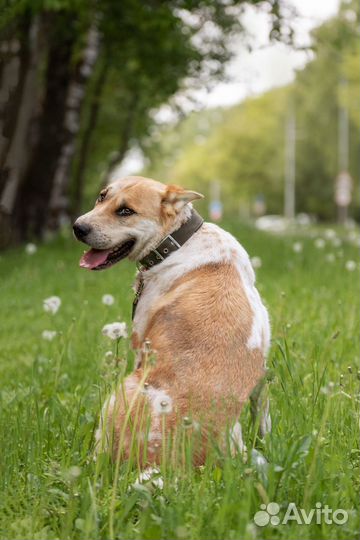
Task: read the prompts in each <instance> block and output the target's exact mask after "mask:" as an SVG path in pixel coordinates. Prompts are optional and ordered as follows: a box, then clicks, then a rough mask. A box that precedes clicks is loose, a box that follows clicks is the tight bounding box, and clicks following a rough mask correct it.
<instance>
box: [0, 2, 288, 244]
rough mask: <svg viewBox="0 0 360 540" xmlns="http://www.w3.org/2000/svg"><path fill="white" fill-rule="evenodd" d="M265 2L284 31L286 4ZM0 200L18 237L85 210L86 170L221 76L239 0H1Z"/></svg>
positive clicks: (120, 152) (114, 158) (277, 30)
mask: <svg viewBox="0 0 360 540" xmlns="http://www.w3.org/2000/svg"><path fill="white" fill-rule="evenodd" d="M247 3H253V4H263V5H264V4H266V5H267V9H268V10H269V11H270V12H271V14H272V17H273V21H274V24H273V30H272V31H273V33H274V38H279V37H281V24H280V20H281V10H280V7H279V4H280V0H268V1H266V0H265V1H262V2H259V0H248V1H247ZM1 4H2V5H1V7H0V13H1V22H0V24H1V27H0V29H1V38H0V50H1V63H0V81H1V84H0V104H1V117H0V118H1V124H0V126H1V135H0V136H1V138H0V164H1V169H0V170H1V182H0V201H1V213H2V216H1V221H2V228H3V230H4V227H5V225H6V223H7V224H8V227H9V230H11V232H12V237H13V238H14V239H16V238H19V239H24V238H29V237H41V236H42V235H43V234H44V232H45V231H46V230H47V229H53V230H54V229H57V228H58V227H59V226H60V225H61V223H63V222H65V221H66V220H68V218H69V217H70V216H71V215H72V214H74V213H77V212H79V211H80V209H81V203H82V198H83V192H84V185H85V183H86V182H85V177H86V174H87V171H88V170H89V169H90V168H92V167H96V162H94V159H92V157H93V153H94V148H95V155H96V161H97V163H98V162H99V161H103V159H104V157H107V156H108V154H109V152H110V151H112V154H111V155H110V157H109V159H108V160H107V163H106V166H105V171H103V181H105V180H106V177H107V175H108V173H109V172H110V171H111V169H112V167H113V166H114V165H115V163H118V162H119V161H121V159H122V158H123V156H124V155H125V153H126V151H127V149H128V147H129V142H130V141H131V140H139V141H140V140H141V139H142V138H143V137H144V136H145V135H146V134H147V132H148V130H149V127H150V125H151V122H152V119H151V114H150V111H151V110H153V109H154V108H156V107H157V106H159V105H160V104H162V103H164V102H165V101H166V100H167V99H168V98H169V97H170V96H172V95H173V94H175V92H177V91H178V90H179V89H180V88H181V87H182V88H185V87H186V86H189V85H192V86H194V85H196V84H197V85H199V84H200V85H204V84H206V83H207V82H209V81H210V80H211V79H213V78H216V77H219V76H221V74H222V72H223V66H224V63H225V62H226V60H227V59H228V58H229V52H228V49H227V39H228V37H229V35H231V33H232V32H234V31H239V30H241V27H240V23H239V8H241V5H242V4H245V2H244V1H243V0H230V1H225V0H218V1H216V2H212V1H211V0H170V1H162V0H154V1H149V2H143V1H141V0H121V2H119V1H118V0H101V2H98V1H95V0H90V1H85V0H74V1H69V0H43V1H38V2H33V1H32V0H23V1H21V2H18V1H16V0H2V3H1Z"/></svg>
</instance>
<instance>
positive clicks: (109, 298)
mask: <svg viewBox="0 0 360 540" xmlns="http://www.w3.org/2000/svg"><path fill="white" fill-rule="evenodd" d="M101 301H102V303H103V304H105V306H112V305H113V303H114V302H115V298H114V297H113V295H112V294H104V295H103V297H102V299H101Z"/></svg>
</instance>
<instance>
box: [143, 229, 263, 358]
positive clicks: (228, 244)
mask: <svg viewBox="0 0 360 540" xmlns="http://www.w3.org/2000/svg"><path fill="white" fill-rule="evenodd" d="M222 262H223V263H232V264H234V265H235V267H236V268H237V270H238V272H239V275H240V278H241V280H242V284H243V287H244V291H245V294H246V296H247V299H248V301H249V304H250V307H251V310H252V314H253V321H252V329H251V334H250V336H249V337H248V343H247V346H248V348H249V349H255V348H259V349H261V350H262V352H263V354H264V356H265V355H266V353H267V351H268V349H269V345H270V324H269V317H268V313H267V310H266V308H265V306H264V305H263V303H262V301H261V299H260V295H259V293H258V291H257V289H256V287H255V274H254V270H253V268H252V266H251V263H250V259H249V256H248V254H247V253H246V251H245V249H244V248H243V247H242V246H241V245H240V244H239V242H238V241H237V240H236V239H235V238H234V237H233V236H232V235H231V234H230V233H228V232H226V231H224V230H223V229H221V228H220V227H218V226H217V225H215V224H213V223H204V224H203V226H202V227H201V228H200V229H199V230H198V231H197V232H196V233H195V234H194V235H193V236H192V237H191V238H190V239H189V240H188V241H187V242H186V243H185V244H184V245H183V246H182V247H181V249H179V250H178V251H176V252H174V253H173V254H172V255H171V256H170V257H168V258H167V259H165V260H164V261H163V262H162V263H161V264H159V265H157V266H154V267H153V268H151V269H150V270H147V271H146V272H143V273H142V277H143V279H144V289H143V292H142V294H141V297H140V300H139V303H138V305H137V308H136V314H135V318H134V330H135V331H136V332H137V333H138V335H139V338H140V341H143V340H144V339H145V337H146V336H145V335H144V332H145V329H146V327H147V323H148V316H149V313H150V311H151V308H152V306H153V305H154V304H155V302H156V301H157V300H158V299H159V298H160V297H161V296H162V295H163V294H164V293H166V292H167V291H168V290H169V289H170V288H171V286H172V284H173V283H174V281H175V280H177V279H178V278H180V277H182V276H184V275H185V274H186V273H188V272H190V271H191V270H194V269H196V268H199V267H201V266H204V265H206V264H211V263H222Z"/></svg>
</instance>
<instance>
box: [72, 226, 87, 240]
mask: <svg viewBox="0 0 360 540" xmlns="http://www.w3.org/2000/svg"><path fill="white" fill-rule="evenodd" d="M73 231H74V234H75V236H76V238H77V239H78V240H84V238H85V236H87V235H88V234H89V232H90V231H91V227H90V225H86V224H85V223H78V222H77V221H75V223H74V225H73Z"/></svg>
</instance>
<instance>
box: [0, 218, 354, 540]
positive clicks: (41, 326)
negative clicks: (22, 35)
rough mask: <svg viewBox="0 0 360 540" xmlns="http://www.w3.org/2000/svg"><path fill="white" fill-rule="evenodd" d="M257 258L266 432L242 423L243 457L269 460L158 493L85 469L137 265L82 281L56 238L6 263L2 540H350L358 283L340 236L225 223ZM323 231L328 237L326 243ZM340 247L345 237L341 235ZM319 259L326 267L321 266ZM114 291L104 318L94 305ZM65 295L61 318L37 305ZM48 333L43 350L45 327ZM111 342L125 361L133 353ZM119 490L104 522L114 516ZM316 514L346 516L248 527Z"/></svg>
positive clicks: (0, 395)
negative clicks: (268, 375)
mask: <svg viewBox="0 0 360 540" xmlns="http://www.w3.org/2000/svg"><path fill="white" fill-rule="evenodd" d="M228 225H229V226H228V228H229V229H230V230H231V231H232V232H233V233H234V234H236V236H237V237H238V238H239V240H240V241H241V242H242V244H243V245H244V246H245V248H246V249H247V250H248V252H249V253H250V255H251V256H254V255H256V256H260V257H261V259H262V266H261V268H260V269H259V270H258V271H257V280H258V287H259V290H260V292H261V294H262V296H263V298H264V300H265V302H266V304H267V305H268V307H269V310H270V314H271V320H272V334H273V335H272V342H273V345H272V349H271V353H270V357H269V367H270V368H271V372H272V381H271V383H270V395H271V409H272V419H273V431H272V433H271V435H270V436H268V437H267V438H266V440H265V442H264V443H261V442H260V441H258V440H256V439H255V438H254V436H253V434H252V431H251V428H250V423H249V420H248V419H249V414H248V410H245V411H244V413H243V415H244V418H243V420H242V422H243V424H244V426H243V430H244V431H245V437H246V440H247V444H248V447H249V448H251V447H252V446H254V445H255V446H256V447H257V448H258V450H259V451H261V453H262V454H263V455H265V456H266V458H267V460H268V462H269V464H268V466H264V465H262V466H261V465H257V466H256V465H255V464H253V463H251V462H250V461H249V462H248V463H243V461H242V459H241V458H240V457H238V458H234V459H231V458H230V457H228V456H223V457H218V458H217V459H215V460H214V459H212V460H211V461H209V463H208V464H207V465H206V466H204V467H202V468H201V469H200V470H194V469H191V468H190V469H188V470H186V471H183V472H179V471H174V470H171V468H170V467H168V468H167V469H166V470H164V471H163V476H164V486H163V489H160V488H159V487H156V486H153V485H152V484H150V485H149V484H147V485H143V486H139V487H137V488H135V487H133V486H132V483H133V482H134V481H135V479H136V476H137V471H136V469H131V468H130V467H128V466H127V464H122V465H121V466H120V469H119V479H118V482H117V483H116V485H114V470H115V468H114V465H113V464H112V463H111V462H110V461H109V459H108V458H107V457H106V456H105V455H101V456H100V458H99V459H98V460H97V462H95V461H94V460H93V446H94V430H95V429H96V425H97V418H98V414H99V411H100V408H101V404H102V402H103V400H104V399H105V396H106V395H107V394H108V393H109V390H110V388H111V385H112V384H113V379H114V377H115V375H116V373H115V372H116V368H115V367H114V366H112V365H111V362H109V361H108V359H107V357H105V353H106V351H107V350H109V349H113V344H112V343H111V342H109V340H107V339H106V338H105V337H104V336H102V334H101V328H102V326H103V325H104V324H105V323H107V322H112V321H115V320H125V321H126V322H127V323H129V322H130V312H131V302H132V297H133V294H132V291H131V288H130V284H131V282H132V279H133V277H134V267H133V266H132V265H131V264H130V263H127V262H124V263H121V265H117V266H116V267H114V268H113V269H111V270H108V271H106V272H99V273H90V272H86V271H84V270H81V269H79V268H78V266H77V264H78V259H79V257H80V253H81V251H82V249H81V246H79V245H78V244H76V243H75V242H74V241H73V240H72V239H71V238H69V237H66V236H63V237H61V238H58V239H56V240H54V241H52V242H50V243H48V244H46V245H42V246H40V247H39V249H38V251H37V252H36V253H35V254H33V255H27V254H26V253H25V251H24V249H23V248H21V249H17V250H13V251H9V252H6V253H3V254H2V257H1V260H0V275H1V281H0V287H1V290H0V293H1V318H0V327H1V333H0V351H1V352H0V356H1V359H0V399H1V401H0V404H1V413H0V426H1V427H0V486H1V488H0V489H1V497H0V538H2V539H6V540H11V539H25V538H26V539H27V540H30V539H38V540H40V539H44V540H45V539H46V540H52V539H58V538H59V539H64V540H65V539H74V540H75V539H100V538H101V539H107V538H110V537H111V536H113V537H115V538H119V539H142V540H145V539H151V540H153V539H154V540H155V539H164V540H165V539H170V538H171V539H176V538H179V539H189V540H190V539H191V540H215V539H224V540H231V539H236V540H247V539H255V538H258V539H286V540H291V539H294V540H295V539H297V540H299V539H311V540H315V539H334V540H335V539H336V540H341V539H346V540H353V539H355V538H356V537H358V534H359V512H358V506H359V504H358V503H359V493H358V489H359V431H358V427H359V410H358V409H359V407H358V405H359V399H358V387H359V380H358V379H359V375H358V368H359V365H358V357H359V339H358V329H359V320H358V317H359V297H360V296H359V272H358V268H357V269H356V270H355V271H348V270H346V268H345V264H346V261H348V260H355V261H358V254H357V250H356V248H355V247H354V246H353V245H352V244H351V243H350V242H347V241H346V240H344V241H343V242H342V245H341V246H338V247H334V246H333V245H332V240H326V243H325V247H324V248H323V249H318V248H316V247H315V245H314V238H311V237H310V236H309V235H301V242H302V244H303V250H302V251H301V252H300V253H295V252H294V251H293V249H292V246H293V243H294V241H298V240H299V236H296V235H291V236H287V237H274V236H269V235H266V234H264V233H259V232H257V231H255V230H253V229H251V228H249V227H246V226H243V225H240V224H238V223H235V222H233V223H230V224H228ZM319 234H322V233H321V232H320V233H319ZM341 234H343V235H347V233H345V232H343V233H341ZM329 253H334V254H335V261H334V262H329V261H328V260H327V256H328V254H329ZM105 293H110V294H112V295H114V297H115V299H116V301H115V304H114V305H112V306H105V305H103V304H102V302H101V298H102V295H103V294H105ZM52 295H58V296H60V297H61V300H62V305H61V308H60V310H59V311H58V313H57V314H56V315H50V314H48V313H45V312H44V311H43V307H42V301H43V299H44V298H46V297H48V296H52ZM45 329H47V330H56V331H57V332H58V335H57V336H56V337H55V338H54V339H53V341H46V340H44V339H42V337H41V334H42V331H43V330H45ZM127 348H128V345H127V343H125V342H123V343H120V353H121V355H127V356H128V357H129V358H130V357H131V353H130V352H128V351H127ZM113 494H115V498H114V505H113V508H112V509H113V512H112V511H111V510H110V509H111V507H112V505H111V500H112V496H113ZM270 501H275V502H277V503H278V504H279V505H280V507H281V510H280V514H279V515H280V516H283V515H284V513H285V510H286V508H287V505H288V504H289V502H294V503H296V505H297V507H298V508H304V509H305V510H306V511H309V510H310V509H311V508H315V505H316V503H321V504H322V507H324V506H325V505H326V504H327V505H329V507H331V508H332V509H333V510H335V509H337V508H342V509H345V510H347V512H348V515H349V518H348V521H347V523H345V524H343V525H336V524H334V523H333V524H327V523H325V522H324V519H322V520H321V523H320V524H316V523H315V519H314V520H313V522H312V523H311V524H310V525H304V524H298V523H296V522H295V521H290V522H288V523H287V524H280V525H271V524H269V525H267V526H265V527H257V526H256V525H255V524H254V521H253V516H254V514H255V513H256V512H257V511H258V510H259V509H260V505H261V504H265V503H268V502H270Z"/></svg>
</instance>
